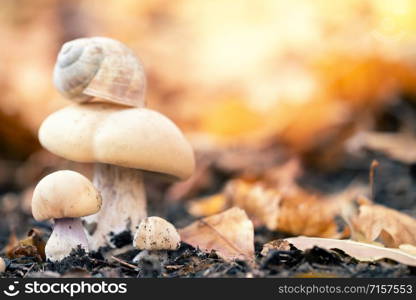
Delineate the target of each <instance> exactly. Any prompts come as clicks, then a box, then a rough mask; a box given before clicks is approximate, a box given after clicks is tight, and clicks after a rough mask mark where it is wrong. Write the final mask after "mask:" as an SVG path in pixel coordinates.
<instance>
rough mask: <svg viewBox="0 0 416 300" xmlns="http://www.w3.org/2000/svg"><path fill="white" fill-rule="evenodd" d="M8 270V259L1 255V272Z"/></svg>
mask: <svg viewBox="0 0 416 300" xmlns="http://www.w3.org/2000/svg"><path fill="white" fill-rule="evenodd" d="M5 271H6V261H5V260H4V258H3V257H0V273H3V272H5Z"/></svg>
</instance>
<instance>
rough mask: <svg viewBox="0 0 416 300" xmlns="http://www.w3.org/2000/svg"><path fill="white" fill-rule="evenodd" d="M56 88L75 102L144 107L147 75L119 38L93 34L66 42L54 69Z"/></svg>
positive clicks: (137, 59)
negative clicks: (100, 102)
mask: <svg viewBox="0 0 416 300" xmlns="http://www.w3.org/2000/svg"><path fill="white" fill-rule="evenodd" d="M53 82H54V85H55V87H56V88H57V89H58V91H59V92H61V93H62V94H63V95H64V96H65V97H66V98H69V99H70V100H73V101H75V102H78V103H84V102H89V101H91V100H92V99H93V98H99V99H100V100H102V101H109V102H114V103H118V104H123V105H129V106H139V107H140V106H144V105H145V100H144V95H145V90H146V77H145V73H144V69H143V65H142V63H141V61H140V60H139V58H138V57H137V56H135V55H134V53H133V51H132V50H131V49H129V48H128V47H127V46H125V45H124V44H122V43H121V42H119V41H116V40H113V39H110V38H105V37H92V38H80V39H75V40H72V41H69V42H67V43H65V44H64V45H63V46H62V48H61V50H60V52H59V54H58V57H57V61H56V64H55V68H54V71H53Z"/></svg>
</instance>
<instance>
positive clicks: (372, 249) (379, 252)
mask: <svg viewBox="0 0 416 300" xmlns="http://www.w3.org/2000/svg"><path fill="white" fill-rule="evenodd" d="M285 240H286V241H287V242H289V243H290V244H292V245H293V246H295V247H296V248H298V249H299V250H303V251H304V250H306V249H310V248H312V247H314V246H318V247H321V248H325V249H340V250H342V251H344V252H345V253H347V254H348V255H350V256H352V257H354V258H356V259H358V260H360V261H375V260H379V259H383V258H388V259H392V260H395V261H397V262H399V263H402V264H406V265H410V266H416V256H413V255H409V254H407V253H405V252H403V251H400V250H399V249H392V248H384V247H379V246H375V245H371V244H366V243H360V242H355V241H351V240H337V239H325V238H309V237H303V236H300V237H294V238H288V239H285Z"/></svg>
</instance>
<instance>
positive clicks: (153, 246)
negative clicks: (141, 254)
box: [133, 217, 181, 251]
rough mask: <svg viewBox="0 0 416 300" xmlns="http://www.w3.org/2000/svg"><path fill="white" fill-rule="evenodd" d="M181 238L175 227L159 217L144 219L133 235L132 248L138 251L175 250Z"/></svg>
mask: <svg viewBox="0 0 416 300" xmlns="http://www.w3.org/2000/svg"><path fill="white" fill-rule="evenodd" d="M180 242H181V237H180V236H179V233H178V231H177V230H176V228H175V226H173V225H172V224H171V223H169V222H168V221H166V220H165V219H162V218H159V217H149V218H146V219H144V220H143V221H142V222H141V223H140V225H139V228H138V229H137V231H136V234H135V235H134V241H133V246H135V247H136V248H137V249H140V250H149V251H154V250H177V249H178V248H179V246H180Z"/></svg>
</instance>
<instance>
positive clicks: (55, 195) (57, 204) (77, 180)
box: [32, 170, 101, 261]
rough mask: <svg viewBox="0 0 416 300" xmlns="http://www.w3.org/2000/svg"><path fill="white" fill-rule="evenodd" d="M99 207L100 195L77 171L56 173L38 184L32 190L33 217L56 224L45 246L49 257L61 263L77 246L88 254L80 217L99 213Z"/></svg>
mask: <svg viewBox="0 0 416 300" xmlns="http://www.w3.org/2000/svg"><path fill="white" fill-rule="evenodd" d="M100 207H101V196H100V194H99V193H98V192H97V190H96V189H95V188H94V186H93V185H92V183H91V182H90V181H89V180H88V179H87V178H86V177H84V176H83V175H81V174H79V173H77V172H74V171H69V170H63V171H57V172H54V173H52V174H49V175H48V176H46V177H44V178H43V179H42V180H41V181H39V183H38V184H37V185H36V187H35V190H34V191H33V197H32V214H33V217H34V218H35V219H36V220H37V221H45V220H48V219H54V221H55V224H54V227H53V231H52V234H51V236H50V238H49V240H48V242H47V243H46V246H45V254H46V258H47V259H49V260H51V261H60V260H62V259H64V258H65V257H67V256H69V255H70V253H71V252H72V250H73V249H77V248H78V247H81V248H82V249H84V250H85V251H86V252H88V251H89V245H88V240H87V236H86V234H85V230H84V227H83V226H82V221H81V219H80V218H81V217H84V216H88V215H91V214H94V213H96V212H98V211H99V209H100Z"/></svg>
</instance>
